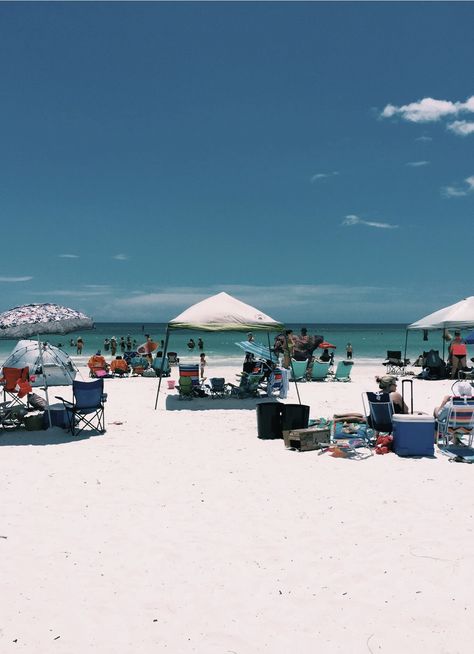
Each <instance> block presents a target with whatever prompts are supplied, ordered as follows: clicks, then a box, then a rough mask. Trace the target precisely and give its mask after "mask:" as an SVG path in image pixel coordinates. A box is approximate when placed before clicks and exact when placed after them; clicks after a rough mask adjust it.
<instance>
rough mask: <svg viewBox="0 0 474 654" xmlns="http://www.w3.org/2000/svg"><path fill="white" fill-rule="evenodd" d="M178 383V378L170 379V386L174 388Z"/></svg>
mask: <svg viewBox="0 0 474 654" xmlns="http://www.w3.org/2000/svg"><path fill="white" fill-rule="evenodd" d="M175 384H176V380H174V379H168V388H170V389H171V388H174V387H175Z"/></svg>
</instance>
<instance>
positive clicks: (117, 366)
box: [110, 354, 129, 377]
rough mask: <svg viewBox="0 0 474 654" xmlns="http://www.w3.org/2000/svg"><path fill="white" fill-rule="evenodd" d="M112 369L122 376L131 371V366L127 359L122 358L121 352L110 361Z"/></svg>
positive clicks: (114, 372)
mask: <svg viewBox="0 0 474 654" xmlns="http://www.w3.org/2000/svg"><path fill="white" fill-rule="evenodd" d="M110 371H111V372H112V374H114V375H118V376H120V377H122V376H123V375H126V374H127V373H128V371H129V367H128V364H127V362H126V361H125V359H122V357H121V356H120V354H119V355H118V356H116V357H115V359H113V360H112V361H111V363H110Z"/></svg>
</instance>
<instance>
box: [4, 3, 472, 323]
mask: <svg viewBox="0 0 474 654" xmlns="http://www.w3.org/2000/svg"><path fill="white" fill-rule="evenodd" d="M473 24H474V4H473V3H448V2H440V3H407V2H400V3H385V2H381V3H377V2H369V3H345V2H344V3H285V2H281V3H271V2H265V3H219V2H212V3H186V2H183V3H113V2H109V3H37V4H32V3H0V74H1V77H0V79H1V84H0V143H1V148H0V216H1V220H2V225H3V235H4V238H3V239H2V241H3V247H2V257H1V264H0V310H6V309H8V308H10V307H12V306H15V305H17V304H23V303H26V302H42V301H51V302H58V303H60V304H65V305H67V306H71V307H74V308H76V309H80V310H83V311H85V312H86V313H88V314H89V315H91V316H93V318H94V319H95V320H119V321H120V320H137V321H141V320H147V321H151V320H154V321H166V320H168V319H169V318H172V317H174V316H175V315H176V314H177V313H179V312H180V311H181V310H182V309H183V308H185V307H186V306H188V305H189V304H191V303H193V302H195V301H198V300H200V299H202V298H204V297H206V296H207V295H210V294H212V293H215V292H218V291H220V290H225V291H227V292H229V293H231V294H234V295H236V296H237V297H239V298H240V299H242V300H244V301H246V302H249V303H251V304H255V305H257V306H258V307H259V308H261V309H262V310H264V311H266V312H267V313H269V314H270V315H272V316H273V317H275V318H277V319H280V320H284V321H288V322H291V321H299V320H304V321H314V322H318V321H320V322H330V321H334V322H339V321H340V322H385V321H387V322H405V321H406V322H411V321H414V320H417V319H418V318H420V317H422V316H423V315H424V314H426V313H429V312H431V311H433V310H436V309H437V308H440V307H442V306H445V305H447V304H451V303H452V302H456V301H458V300H459V299H461V298H462V297H465V296H467V295H472V294H474V293H473V289H472V283H471V279H470V268H471V266H470V264H469V261H470V260H471V259H472V253H473V249H472V245H473V239H472V231H471V230H472V225H473V213H474V211H473V209H474V157H473V146H474V85H473V74H472V62H473V61H474V40H473V38H472V25H473Z"/></svg>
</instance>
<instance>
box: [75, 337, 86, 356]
mask: <svg viewBox="0 0 474 654" xmlns="http://www.w3.org/2000/svg"><path fill="white" fill-rule="evenodd" d="M83 347H84V341H83V340H82V338H81V337H80V336H79V338H78V339H77V341H76V354H82V348H83Z"/></svg>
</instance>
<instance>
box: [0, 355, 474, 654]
mask: <svg viewBox="0 0 474 654" xmlns="http://www.w3.org/2000/svg"><path fill="white" fill-rule="evenodd" d="M207 372H208V375H209V376H211V375H212V376H219V375H221V374H225V376H226V378H227V380H233V376H234V375H233V374H231V371H229V370H228V369H220V370H219V369H213V368H212V362H210V365H209V368H208V371H207ZM376 373H383V368H382V367H381V366H380V367H378V368H377V367H374V366H366V367H364V366H360V365H359V366H358V365H357V361H356V364H355V365H354V368H353V373H352V376H353V380H354V381H353V382H352V383H307V384H301V385H300V393H301V399H302V402H303V403H307V404H309V405H310V407H311V417H318V416H325V417H331V416H332V414H333V413H334V412H339V411H343V410H356V411H361V410H362V404H361V392H362V391H363V390H371V389H375V383H374V377H375V374H376ZM106 386H107V391H108V402H107V405H106V422H107V432H106V433H105V434H104V435H102V436H92V437H88V436H86V437H84V438H79V439H74V438H72V437H70V436H69V435H68V434H67V433H65V432H63V431H62V430H61V429H59V428H54V429H50V430H48V431H44V432H25V433H18V432H16V433H7V434H4V435H3V436H0V444H1V445H2V447H1V450H0V453H1V457H0V466H1V477H0V478H1V499H2V518H1V523H0V536H1V538H0V573H1V592H0V603H1V605H0V608H1V611H0V616H1V617H0V652H10V651H12V652H13V651H25V652H31V653H35V654H36V653H43V652H45V653H48V654H49V653H50V652H62V653H65V654H79V653H83V652H98V653H100V654H106V653H107V654H108V653H109V652H110V653H114V654H117V653H119V654H121V653H129V652H130V653H134V654H135V653H140V654H141V653H146V654H148V653H152V652H153V653H155V652H160V653H161V652H172V653H173V654H174V653H176V654H181V653H183V654H184V653H187V652H197V653H199V654H214V653H216V654H217V653H219V654H228V653H231V654H255V653H260V652H268V653H270V652H271V653H272V654H274V653H282V654H286V653H290V652H291V653H292V654H300V653H304V654H306V653H308V654H312V653H313V652H323V653H326V652H328V653H331V652H344V653H348V652H354V653H358V652H361V653H366V652H369V653H370V652H372V653H375V652H384V653H387V652H388V653H392V652H393V653H397V654H398V653H401V652H420V651H421V652H424V653H426V654H428V653H432V652H440V653H441V652H443V653H449V654H452V653H454V652H466V653H467V652H471V651H472V650H473V645H472V635H471V632H472V628H471V627H472V620H473V589H474V566H473V548H472V546H473V533H472V531H473V502H472V497H473V488H474V484H473V475H474V466H473V467H471V466H469V465H465V464H461V463H460V464H457V463H449V462H448V459H447V458H446V457H444V456H443V455H441V454H439V453H437V456H436V458H435V459H402V458H399V457H397V456H396V455H394V454H389V455H386V456H372V457H371V458H368V459H366V460H362V461H355V460H347V459H335V458H332V457H330V456H329V454H327V453H326V454H323V455H319V454H318V453H317V452H307V453H297V452H293V451H289V450H285V448H284V445H283V442H282V441H280V440H274V441H267V440H265V441H264V440H259V439H258V438H257V429H256V414H255V409H254V408H253V406H252V402H251V401H250V402H241V403H240V404H239V403H235V404H234V406H237V407H244V408H224V406H225V402H224V401H220V400H202V401H201V400H195V401H192V402H186V401H182V402H179V403H176V402H173V401H172V400H169V399H168V400H167V396H168V395H171V394H172V392H171V391H168V390H166V389H164V393H163V396H162V397H161V398H160V403H159V410H158V411H154V408H153V406H154V399H155V392H156V386H157V380H156V379H142V378H135V379H123V380H119V379H114V380H107V381H106ZM414 386H415V409H416V410H421V411H426V412H431V411H432V409H433V407H434V405H435V404H436V403H438V402H439V400H440V399H441V397H442V396H443V395H444V394H445V393H446V392H448V391H449V388H450V382H448V381H440V382H421V381H415V384H414ZM291 388H292V390H291V394H290V397H289V398H288V400H287V401H288V402H294V401H295V397H296V396H295V394H294V386H293V385H292V387H291ZM54 394H66V396H67V397H69V396H70V394H71V391H70V389H58V390H57V391H55V393H53V395H54ZM167 402H168V406H171V405H172V406H173V408H175V409H176V410H166V408H165V407H166V404H167ZM249 407H251V408H249ZM201 409H203V410H201ZM206 409H207V410H206ZM118 423H122V424H118Z"/></svg>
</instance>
